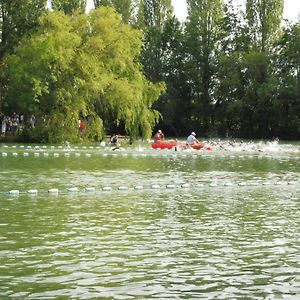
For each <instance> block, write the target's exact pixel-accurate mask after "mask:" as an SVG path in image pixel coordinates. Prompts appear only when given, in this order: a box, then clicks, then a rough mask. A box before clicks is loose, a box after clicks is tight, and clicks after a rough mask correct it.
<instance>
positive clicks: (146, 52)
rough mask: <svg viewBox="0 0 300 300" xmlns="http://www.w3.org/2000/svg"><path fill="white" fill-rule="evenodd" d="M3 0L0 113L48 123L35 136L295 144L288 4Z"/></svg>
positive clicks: (295, 74)
mask: <svg viewBox="0 0 300 300" xmlns="http://www.w3.org/2000/svg"><path fill="white" fill-rule="evenodd" d="M47 3H49V2H48V1H46V0H45V1H43V0H23V1H18V0H0V72H1V73H0V74H1V76H0V92H1V94H0V111H2V112H3V113H9V111H16V110H18V111H20V110H22V112H23V113H25V114H31V113H34V114H35V115H37V116H38V118H39V123H40V127H39V128H40V129H39V131H38V130H35V131H34V132H29V135H30V136H31V138H32V137H33V136H36V139H41V137H44V139H45V140H46V141H47V140H48V141H59V140H66V139H67V140H71V139H72V140H76V138H77V137H78V132H77V128H76V124H77V123H76V122H77V121H78V118H80V117H84V118H87V119H88V121H89V130H88V131H87V132H86V138H95V139H99V138H101V136H102V135H103V134H104V132H105V131H106V132H111V131H116V130H118V131H123V132H124V133H127V134H129V135H130V136H131V137H132V138H134V137H137V136H140V135H142V136H144V137H149V136H150V135H151V131H152V129H153V128H155V126H156V127H161V128H162V129H164V131H165V132H166V133H167V134H168V135H170V136H184V135H186V134H187V133H188V132H189V131H190V130H193V131H197V132H198V133H199V134H200V135H206V136H220V137H223V136H228V135H229V136H233V137H244V138H274V137H278V138H280V139H297V138H299V134H300V119H299V118H300V74H299V72H300V55H299V54H300V53H298V52H299V51H300V50H299V49H300V23H299V22H297V23H295V24H294V23H289V22H288V21H286V20H283V17H282V15H283V8H284V1H283V0H247V1H246V4H245V6H244V7H243V6H238V7H237V6H236V5H234V1H232V0H231V1H230V0H228V1H226V2H224V1H222V0H187V8H188V15H187V19H186V21H185V22H179V21H178V19H177V18H176V17H175V16H174V12H173V7H172V4H171V0H94V6H95V10H92V11H90V12H89V13H88V14H86V13H85V8H86V1H85V0H52V1H51V10H49V7H47Z"/></svg>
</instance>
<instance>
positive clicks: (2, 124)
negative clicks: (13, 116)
mask: <svg viewBox="0 0 300 300" xmlns="http://www.w3.org/2000/svg"><path fill="white" fill-rule="evenodd" d="M6 122H7V120H6V118H3V120H2V123H1V136H5V133H6Z"/></svg>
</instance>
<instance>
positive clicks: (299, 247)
mask: <svg viewBox="0 0 300 300" xmlns="http://www.w3.org/2000/svg"><path fill="white" fill-rule="evenodd" d="M211 144H212V147H213V150H212V151H207V150H201V151H198V152H197V151H189V150H185V151H172V150H169V151H168V150H152V149H150V148H149V146H148V145H145V144H141V145H140V146H138V147H131V148H128V149H123V150H121V151H112V149H109V148H103V147H100V146H97V145H96V146H95V145H94V146H92V145H91V146H86V147H71V146H68V147H58V146H55V147H54V146H52V147H51V146H49V145H47V146H33V145H32V146H28V145H25V146H24V145H5V144H1V145H0V183H1V185H0V299H300V263H299V262H300V201H299V200H300V196H299V195H300V193H299V192H300V173H299V172H300V144H299V143H293V144H291V143H277V142H273V143H268V142H260V143H245V142H244V143H240V142H230V143H228V142H213V141H212V142H211Z"/></svg>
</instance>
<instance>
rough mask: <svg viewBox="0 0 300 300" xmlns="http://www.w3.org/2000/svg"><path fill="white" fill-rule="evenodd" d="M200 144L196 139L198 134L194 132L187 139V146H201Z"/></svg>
mask: <svg viewBox="0 0 300 300" xmlns="http://www.w3.org/2000/svg"><path fill="white" fill-rule="evenodd" d="M199 143H200V142H199V141H198V140H197V139H196V133H195V132H194V131H193V132H192V133H191V134H190V135H189V136H188V138H187V139H186V145H187V146H192V145H194V144H199Z"/></svg>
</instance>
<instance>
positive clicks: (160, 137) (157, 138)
mask: <svg viewBox="0 0 300 300" xmlns="http://www.w3.org/2000/svg"><path fill="white" fill-rule="evenodd" d="M164 138H165V136H164V134H163V133H162V131H161V130H160V129H159V130H158V131H157V132H156V133H155V134H154V136H153V140H154V143H159V142H161V141H163V140H164Z"/></svg>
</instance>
